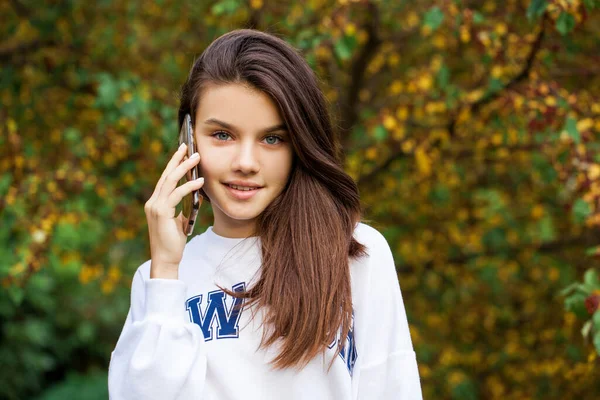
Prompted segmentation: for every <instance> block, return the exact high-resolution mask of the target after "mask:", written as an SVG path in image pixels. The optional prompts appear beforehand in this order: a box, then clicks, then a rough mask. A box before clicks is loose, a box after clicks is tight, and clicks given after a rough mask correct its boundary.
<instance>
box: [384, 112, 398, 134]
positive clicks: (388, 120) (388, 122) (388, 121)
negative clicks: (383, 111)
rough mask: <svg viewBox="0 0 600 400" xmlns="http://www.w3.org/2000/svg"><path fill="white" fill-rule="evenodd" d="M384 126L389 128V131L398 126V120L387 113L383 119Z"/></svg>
mask: <svg viewBox="0 0 600 400" xmlns="http://www.w3.org/2000/svg"><path fill="white" fill-rule="evenodd" d="M383 126H384V127H385V129H387V130H388V131H391V130H392V129H394V128H395V127H396V120H395V119H394V117H392V116H391V115H387V116H386V117H385V118H384V119H383Z"/></svg>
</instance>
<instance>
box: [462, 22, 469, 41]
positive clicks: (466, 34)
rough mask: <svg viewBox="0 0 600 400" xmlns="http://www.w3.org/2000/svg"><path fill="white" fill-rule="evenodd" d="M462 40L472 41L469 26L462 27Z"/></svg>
mask: <svg viewBox="0 0 600 400" xmlns="http://www.w3.org/2000/svg"><path fill="white" fill-rule="evenodd" d="M460 41H461V42H463V43H469V42H470V41H471V32H469V28H468V27H466V26H464V25H463V26H461V27H460Z"/></svg>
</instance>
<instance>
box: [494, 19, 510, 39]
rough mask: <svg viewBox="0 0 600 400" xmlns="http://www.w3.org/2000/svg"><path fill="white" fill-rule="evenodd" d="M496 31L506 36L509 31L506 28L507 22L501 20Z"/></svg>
mask: <svg viewBox="0 0 600 400" xmlns="http://www.w3.org/2000/svg"><path fill="white" fill-rule="evenodd" d="M495 31H496V33H497V34H498V35H500V36H504V35H505V34H506V32H507V31H508V29H507V28H506V24H505V23H504V22H500V23H499V24H497V25H496V29H495Z"/></svg>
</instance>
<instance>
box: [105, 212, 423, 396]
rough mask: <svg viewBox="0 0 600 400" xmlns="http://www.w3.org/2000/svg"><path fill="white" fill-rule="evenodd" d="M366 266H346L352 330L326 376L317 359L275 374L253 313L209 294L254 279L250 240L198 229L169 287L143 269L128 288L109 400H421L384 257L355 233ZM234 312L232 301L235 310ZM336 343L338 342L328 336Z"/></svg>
mask: <svg viewBox="0 0 600 400" xmlns="http://www.w3.org/2000/svg"><path fill="white" fill-rule="evenodd" d="M354 237H355V238H356V239H357V240H358V241H359V242H360V243H362V244H364V245H365V246H366V247H367V252H368V254H369V255H368V256H367V257H362V258H359V259H356V260H351V262H350V272H351V285H352V303H353V309H354V320H353V327H352V330H351V331H350V333H349V335H348V340H347V343H346V347H345V349H344V351H343V352H342V353H341V354H339V355H338V356H337V359H336V360H335V361H334V363H333V366H332V367H331V369H330V370H329V372H327V367H328V366H329V362H330V360H331V357H332V356H333V354H334V352H335V347H336V346H335V345H336V343H335V342H334V343H331V345H330V346H329V347H330V349H329V350H328V351H327V354H326V357H323V356H322V355H319V356H317V357H315V358H314V359H313V360H312V361H311V362H310V363H309V364H308V365H307V366H306V367H304V368H303V369H302V370H300V371H298V370H296V369H293V368H291V369H286V370H283V371H282V370H275V369H273V368H272V367H271V366H270V365H269V361H271V360H272V359H273V358H274V357H275V356H276V355H277V354H278V348H277V347H276V345H275V346H272V347H270V348H267V349H260V350H258V346H259V343H260V339H261V335H262V330H261V327H260V323H261V322H262V315H263V314H262V312H261V311H260V310H259V311H258V312H257V315H256V317H255V319H254V320H252V321H251V314H252V312H253V311H254V309H243V308H242V309H241V310H240V311H239V312H236V311H233V304H234V299H232V298H231V297H230V296H227V295H225V293H224V292H222V291H221V290H220V289H219V288H218V287H217V286H216V284H219V285H221V286H222V287H226V288H229V289H231V290H234V291H235V290H236V289H240V288H244V287H245V288H248V287H250V286H251V285H252V284H253V283H254V282H255V281H256V279H257V278H258V276H255V274H258V273H260V268H259V267H260V260H261V253H260V242H259V241H260V240H259V239H258V238H249V239H231V238H225V237H222V236H219V235H217V234H215V233H214V232H213V230H212V228H208V229H207V230H206V232H204V233H203V234H201V235H197V236H195V237H193V238H192V239H191V240H190V241H189V242H188V243H187V245H186V247H185V250H184V253H183V259H182V261H181V264H180V266H179V279H178V280H174V279H150V260H148V261H146V262H145V263H144V264H142V265H141V266H140V267H139V268H138V270H137V272H136V273H135V276H134V278H133V283H132V288H131V307H130V309H129V314H128V315H127V320H126V321H125V326H124V327H123V331H122V332H121V336H120V337H119V340H118V342H117V345H116V348H115V350H114V351H113V352H112V354H111V361H110V366H109V376H108V387H109V393H110V399H112V400H133V399H139V400H142V399H143V400H151V399H156V400H175V399H178V400H187V399H190V400H192V399H193V400H198V399H205V400H217V399H218V400H228V399H231V400H238V399H246V400H265V399H291V400H296V399H297V400H300V399H306V400H320V399H336V400H338V399H339V400H345V399H348V400H350V399H369V400H372V399H402V400H421V399H422V394H421V385H420V382H419V371H418V368H417V360H416V355H415V352H414V350H413V346H412V341H411V338H410V332H409V330H408V323H407V318H406V312H405V309H404V302H403V300H402V295H401V292H400V286H399V283H398V276H397V274H396V270H395V266H394V260H393V258H392V253H391V251H390V247H389V246H388V244H387V242H386V240H385V238H384V237H383V236H382V235H381V234H380V233H379V232H378V231H376V230H375V229H373V228H371V227H370V226H368V225H365V224H362V223H361V224H358V225H357V227H356V229H355V233H354ZM235 301H236V302H238V301H241V300H235ZM338 340H339V335H338Z"/></svg>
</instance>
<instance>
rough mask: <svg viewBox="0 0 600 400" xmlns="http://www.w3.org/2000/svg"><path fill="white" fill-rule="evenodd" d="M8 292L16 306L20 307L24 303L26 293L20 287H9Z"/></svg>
mask: <svg viewBox="0 0 600 400" xmlns="http://www.w3.org/2000/svg"><path fill="white" fill-rule="evenodd" d="M6 291H7V292H8V296H9V297H10V299H11V300H12V301H13V303H14V304H15V305H16V306H19V305H20V304H21V303H22V302H23V297H24V294H25V293H24V291H23V289H21V288H20V287H18V286H14V285H13V286H9V287H8V288H6Z"/></svg>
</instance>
